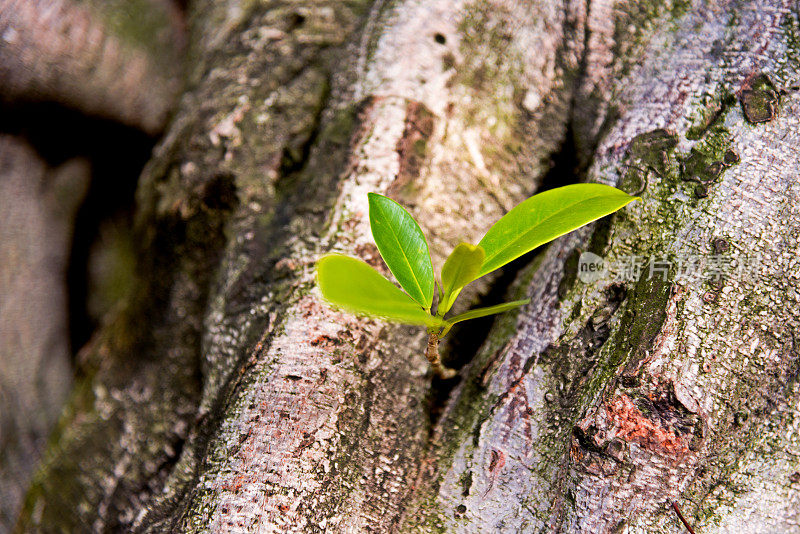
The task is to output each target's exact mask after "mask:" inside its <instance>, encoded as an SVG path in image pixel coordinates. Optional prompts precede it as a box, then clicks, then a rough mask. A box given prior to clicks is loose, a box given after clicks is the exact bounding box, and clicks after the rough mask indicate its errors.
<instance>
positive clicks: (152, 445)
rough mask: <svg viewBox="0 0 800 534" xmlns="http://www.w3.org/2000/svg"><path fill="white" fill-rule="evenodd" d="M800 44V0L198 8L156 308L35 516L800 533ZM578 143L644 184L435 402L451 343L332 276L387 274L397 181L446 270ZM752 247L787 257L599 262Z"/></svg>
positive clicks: (153, 232)
mask: <svg viewBox="0 0 800 534" xmlns="http://www.w3.org/2000/svg"><path fill="white" fill-rule="evenodd" d="M798 33H800V29H799V26H798V6H797V4H796V3H793V2H779V1H778V0H771V1H770V2H743V1H742V2H726V3H716V2H707V3H697V4H691V5H690V4H688V3H684V2H674V3H673V2H664V3H651V2H638V3H637V2H614V3H611V2H605V1H594V2H588V3H587V2H582V1H580V2H566V3H563V4H558V5H556V4H553V3H551V2H538V1H526V2H510V1H509V2H506V1H502V0H496V1H491V2H490V1H476V2H461V1H456V0H437V1H433V2H431V1H422V0H416V1H411V0H407V1H402V2H375V3H370V2H314V3H304V2H297V3H292V4H284V3H279V2H274V3H273V2H265V3H253V2H244V3H242V4H241V5H238V4H235V3H234V4H220V3H217V2H210V1H209V2H196V3H195V4H194V5H193V7H192V9H191V11H190V28H189V35H190V43H189V48H188V54H189V68H188V74H187V77H188V88H187V92H186V93H185V94H184V95H183V97H182V100H181V104H180V107H179V110H178V111H177V114H176V117H175V120H174V121H173V123H172V124H171V126H170V128H169V130H168V131H167V134H166V136H165V138H164V140H163V141H162V143H161V144H160V146H159V147H158V149H157V150H156V153H155V155H154V158H153V160H152V161H151V163H150V164H149V165H148V168H147V170H146V171H145V174H144V176H143V179H142V183H141V187H140V190H139V193H138V201H139V212H138V215H137V232H138V236H139V250H140V257H141V265H140V281H139V288H138V291H137V298H135V299H134V300H133V301H132V302H131V303H130V306H129V307H128V309H126V310H125V311H123V312H121V313H120V314H119V315H118V316H115V317H114V318H111V319H109V322H108V324H107V325H106V326H104V328H103V329H102V330H101V332H100V333H99V334H98V335H97V336H96V339H95V340H94V341H93V343H92V344H91V345H90V346H89V347H87V349H86V350H85V351H84V358H83V362H82V365H83V366H84V367H85V368H86V369H88V370H89V371H90V372H87V373H85V375H84V376H83V378H82V379H81V380H80V381H79V384H78V385H77V386H76V389H75V394H74V399H73V401H72V402H71V404H70V408H69V411H68V413H67V415H66V416H65V419H64V422H63V425H62V428H61V429H60V430H59V433H58V434H57V435H56V436H54V438H53V443H54V445H53V446H52V447H51V449H50V450H49V452H48V455H47V458H46V461H45V463H44V465H43V469H42V470H41V471H40V473H39V474H38V476H37V479H36V482H35V484H34V486H33V488H32V490H31V491H30V492H29V495H28V499H27V502H26V508H25V511H24V513H23V516H22V519H21V520H20V523H19V529H20V530H24V529H37V528H38V529H40V530H53V529H60V528H67V529H70V528H71V529H73V530H74V529H81V528H84V529H87V528H90V529H93V530H105V529H119V530H131V529H132V530H137V531H150V532H164V531H176V532H199V531H212V532H323V531H327V532H364V531H374V532H394V531H410V532H419V531H422V532H439V531H447V532H450V531H452V532H517V531H522V532H551V531H554V530H555V531H564V532H624V531H629V532H675V531H677V530H678V529H679V528H682V527H680V525H679V524H678V523H677V518H676V516H675V515H674V512H673V511H672V510H671V508H670V503H671V501H673V500H674V501H677V502H678V503H679V505H680V506H681V508H682V509H683V511H684V513H685V515H686V516H687V518H688V520H689V521H690V522H691V523H692V524H693V525H694V526H695V527H696V528H697V530H698V532H731V531H735V532H771V531H795V530H797V528H798V527H797V517H796V513H797V512H796V510H797V500H798V495H797V484H798V482H797V479H800V475H798V474H796V473H798V471H800V468H798V465H797V452H798V451H797V439H798V436H797V424H796V419H797V400H798V399H797V394H798V392H797V387H796V385H795V381H794V377H795V375H796V369H795V366H796V359H797V355H798V354H797V346H796V338H797V329H798V320H799V318H798V312H797V298H798V293H797V285H798V284H797V282H798V278H797V276H798V274H797V269H798V264H797V261H798V259H797V258H798V250H797V239H796V237H794V235H795V234H796V232H797V230H798V228H797V226H798V224H800V223H798V221H799V220H800V213H798V207H797V206H798V203H797V201H798V179H797V170H798V167H800V165H798V164H799V163H800V162H798V139H797V133H796V132H797V131H798V128H797V111H798V109H797V108H798V100H797V96H796V88H797V85H798V80H797V79H796V72H797V67H798V65H797V63H798V53H797V48H796V47H797V36H798ZM569 132H571V133H569ZM566 135H574V145H575V147H576V151H577V155H576V157H577V159H578V161H576V162H575V163H576V167H577V168H581V167H582V166H584V167H586V166H588V167H587V168H588V173H587V178H588V179H589V180H593V181H600V182H604V183H610V184H616V183H619V184H620V186H621V187H624V188H626V189H628V190H630V191H637V192H638V191H641V196H642V201H641V202H637V203H635V204H633V205H631V206H630V207H628V208H626V209H625V210H624V211H623V212H622V213H620V214H619V215H617V216H615V217H614V218H612V219H610V220H607V221H604V222H601V223H598V224H597V225H595V226H594V227H592V228H589V229H585V230H583V231H581V232H578V233H576V234H574V235H571V236H569V237H567V238H565V239H562V240H560V241H558V242H556V243H554V244H553V245H552V246H551V247H549V248H548V249H547V250H546V251H545V252H542V253H541V254H539V255H538V256H536V258H535V260H534V261H533V263H532V265H531V266H530V267H528V268H527V269H525V270H524V272H523V273H522V274H521V275H520V277H519V279H518V280H517V281H516V282H515V284H514V287H513V288H512V291H511V293H513V294H514V295H522V296H530V297H531V298H532V303H531V305H530V306H529V307H527V308H524V309H522V310H521V311H520V312H519V313H518V314H516V315H514V314H511V315H505V316H503V317H501V318H500V319H498V321H497V322H496V324H495V327H494V328H493V330H492V332H491V333H490V335H489V337H488V338H487V340H486V341H485V343H484V344H483V345H482V347H481V348H480V349H479V351H478V353H477V355H476V356H475V358H474V359H473V361H472V362H471V363H470V364H469V365H468V366H467V367H465V368H464V369H463V370H462V372H461V381H460V382H459V385H458V386H457V387H456V389H455V390H454V391H453V392H452V394H451V395H450V398H449V399H447V400H446V407H445V411H444V414H443V415H442V417H441V418H440V419H439V420H438V421H436V422H432V420H431V412H430V408H429V406H430V404H431V402H432V394H431V391H430V387H431V379H430V374H429V372H428V370H427V363H426V361H425V359H424V348H425V335H424V332H423V331H421V329H415V328H404V327H397V326H388V325H384V324H381V323H378V322H375V321H369V320H362V319H357V318H354V317H351V316H349V315H346V314H341V313H337V312H334V311H331V310H330V309H328V308H327V307H326V306H324V305H323V304H322V303H321V302H320V301H319V299H318V297H317V294H316V291H315V289H314V283H313V275H314V272H313V268H314V262H315V261H316V259H317V258H318V257H319V256H320V255H321V254H323V253H326V252H329V251H338V252H345V253H348V254H353V255H356V256H359V257H361V258H363V259H365V260H366V261H368V262H370V263H372V264H374V265H376V266H378V267H380V261H379V256H378V253H377V250H376V249H375V247H374V246H373V245H372V244H371V239H370V236H369V228H368V219H367V204H366V193H367V192H368V191H377V192H382V193H387V194H390V195H391V196H392V197H393V198H396V199H398V200H399V201H400V202H402V203H403V204H404V205H407V206H409V208H410V209H411V211H412V213H413V214H414V215H415V217H416V218H417V219H418V220H419V221H420V223H421V225H422V227H423V230H424V231H425V232H426V233H427V234H428V235H430V236H431V238H430V245H431V249H432V251H433V256H434V258H433V259H434V264H435V265H441V263H442V261H443V258H444V255H445V254H446V253H447V252H448V251H449V249H450V248H451V247H452V246H454V245H455V244H457V243H458V242H459V241H460V240H469V241H473V242H474V241H476V240H477V239H479V238H480V236H481V235H482V233H483V232H484V231H485V230H486V229H487V228H488V226H489V225H490V223H491V222H492V221H494V220H496V219H497V218H498V217H499V216H500V215H501V214H502V213H504V212H505V211H506V210H508V209H509V208H510V207H512V206H513V205H514V204H515V203H517V202H519V201H520V200H521V199H523V198H525V197H526V196H527V195H529V194H530V193H531V192H532V191H533V190H535V189H536V188H537V187H538V185H539V184H540V182H541V180H542V177H543V176H545V174H546V173H547V171H548V169H549V156H550V155H551V154H553V153H554V152H556V151H557V150H558V149H559V147H560V146H561V144H562V142H563V140H564V138H565V136H566ZM729 151H730V153H729ZM723 249H724V251H725V252H730V254H731V255H736V254H742V253H746V254H747V255H748V257H750V256H753V255H758V254H761V256H762V257H761V263H760V264H759V265H762V266H764V272H763V273H761V274H760V275H759V276H758V277H750V278H742V279H734V278H733V277H730V278H728V279H726V280H725V281H724V282H723V283H721V284H720V283H718V282H717V281H716V280H708V277H706V278H703V277H701V278H700V279H696V280H677V279H676V278H675V277H674V276H672V277H671V278H668V279H667V281H660V280H651V281H648V280H643V281H639V282H634V281H618V282H613V281H610V280H609V279H607V278H601V279H599V280H595V281H593V282H590V283H584V282H582V281H581V280H579V279H577V278H576V274H575V269H576V267H577V263H578V261H577V260H578V256H579V254H580V252H582V251H591V252H593V253H594V254H597V255H600V256H603V257H605V258H606V260H607V262H608V263H609V264H611V263H614V262H617V261H621V260H623V259H625V258H627V257H630V256H631V255H636V256H641V257H644V258H647V259H650V258H651V257H658V258H659V259H660V258H661V257H662V256H665V255H666V256H667V259H670V260H671V261H675V260H677V259H678V258H680V257H684V256H687V255H695V256H697V257H699V258H701V259H702V260H703V261H705V262H706V263H707V262H708V258H710V257H711V256H712V255H713V254H716V252H717V251H718V250H719V251H723ZM489 283H491V281H489ZM487 290H488V285H487V284H484V285H477V287H475V288H471V289H470V292H466V291H465V295H464V297H462V299H463V300H464V303H462V306H463V305H468V304H470V303H471V302H474V299H475V298H476V297H477V296H478V295H480V294H484V293H485V292H486V291H487ZM449 356H453V357H457V356H458V355H457V354H452V355H449Z"/></svg>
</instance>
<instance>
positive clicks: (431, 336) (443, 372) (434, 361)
mask: <svg viewBox="0 0 800 534" xmlns="http://www.w3.org/2000/svg"><path fill="white" fill-rule="evenodd" d="M425 357H426V358H428V361H429V362H430V364H431V369H433V372H434V373H436V375H437V376H438V377H439V378H441V379H442V380H448V379H450V378H453V377H454V376H456V374H457V373H456V370H455V369H450V368H449V367H445V366H444V365H442V360H441V359H439V332H437V331H436V330H428V348H427V350H426V351H425Z"/></svg>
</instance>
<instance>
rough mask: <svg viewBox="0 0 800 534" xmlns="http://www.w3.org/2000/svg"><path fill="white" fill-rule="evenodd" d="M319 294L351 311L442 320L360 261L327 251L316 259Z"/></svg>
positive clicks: (398, 318) (412, 320) (394, 318)
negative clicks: (326, 253)
mask: <svg viewBox="0 0 800 534" xmlns="http://www.w3.org/2000/svg"><path fill="white" fill-rule="evenodd" d="M317 283H318V284H319V288H320V291H321V292H322V296H323V297H324V298H325V300H327V301H328V302H330V303H331V304H334V305H336V306H339V307H341V308H344V309H345V310H348V311H350V312H353V313H357V314H363V315H371V316H376V317H381V318H384V319H388V320H390V321H395V322H400V323H408V324H421V325H425V326H439V325H441V324H442V320H441V319H439V318H437V317H433V316H432V315H431V314H430V313H428V312H426V311H425V310H423V309H422V307H421V306H420V305H419V304H418V303H417V302H415V301H414V300H413V299H412V298H411V297H409V296H408V295H406V294H405V293H403V291H401V290H400V288H398V287H397V286H395V285H394V284H393V283H391V282H390V281H389V280H387V279H386V278H385V277H384V276H383V275H382V274H381V273H379V272H378V271H376V270H375V269H373V268H372V267H371V266H369V265H367V264H366V263H364V262H363V261H361V260H359V259H356V258H351V257H349V256H343V255H341V254H329V255H327V256H323V257H322V258H321V259H320V260H319V261H318V262H317Z"/></svg>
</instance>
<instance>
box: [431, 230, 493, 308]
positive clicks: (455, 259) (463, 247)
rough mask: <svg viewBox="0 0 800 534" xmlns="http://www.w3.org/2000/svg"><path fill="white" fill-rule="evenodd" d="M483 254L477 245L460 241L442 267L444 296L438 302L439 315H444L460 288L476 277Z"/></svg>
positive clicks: (481, 263)
mask: <svg viewBox="0 0 800 534" xmlns="http://www.w3.org/2000/svg"><path fill="white" fill-rule="evenodd" d="M484 256H485V254H484V252H483V248H482V247H480V246H479V245H470V244H469V243H460V244H459V245H458V246H457V247H456V248H454V249H453V252H451V253H450V256H449V257H448V258H447V261H445V262H444V266H443V267H442V287H443V291H444V296H443V297H442V299H441V301H440V302H439V312H438V313H439V315H440V316H441V315H444V314H445V313H446V312H447V311H448V310H449V309H450V308H451V307H452V306H453V302H455V300H456V297H458V295H459V293H461V290H462V289H463V288H464V286H466V285H467V284H469V283H470V282H472V281H473V280H475V279H476V278H477V277H478V273H479V272H480V270H481V265H483V258H484Z"/></svg>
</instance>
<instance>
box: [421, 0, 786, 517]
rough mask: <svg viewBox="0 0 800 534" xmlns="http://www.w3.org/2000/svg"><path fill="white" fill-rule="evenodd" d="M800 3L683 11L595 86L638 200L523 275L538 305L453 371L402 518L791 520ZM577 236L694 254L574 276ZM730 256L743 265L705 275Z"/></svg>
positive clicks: (610, 245) (608, 253)
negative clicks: (617, 277) (618, 274)
mask: <svg viewBox="0 0 800 534" xmlns="http://www.w3.org/2000/svg"><path fill="white" fill-rule="evenodd" d="M798 15H800V13H799V12H798V5H797V4H796V3H794V2H758V3H747V2H732V3H729V4H726V5H725V6H719V5H698V6H695V7H693V8H692V9H691V10H690V11H689V12H688V13H686V14H685V15H683V16H681V17H679V18H676V19H673V22H672V23H671V24H670V25H666V26H663V27H662V29H661V30H660V31H659V32H658V33H657V34H656V35H655V36H654V38H653V39H652V40H651V42H650V45H649V46H648V47H647V51H646V57H645V60H644V61H643V63H642V64H641V65H640V66H638V67H636V68H634V69H632V70H631V71H630V73H629V74H628V75H627V76H625V77H624V78H622V79H621V80H619V81H618V82H616V83H615V84H614V88H613V90H612V91H610V92H609V93H607V95H608V97H607V98H608V102H609V103H613V105H614V106H616V107H617V113H618V115H619V118H618V119H617V120H616V122H615V123H614V124H613V126H612V127H611V129H610V131H609V133H608V135H606V136H605V137H604V139H603V140H602V142H601V143H600V145H599V147H598V148H597V151H596V153H595V160H594V163H593V165H592V168H591V171H590V173H589V179H590V180H594V181H600V182H604V183H609V184H617V183H618V184H620V185H621V186H622V187H628V188H630V189H632V190H642V189H643V192H642V193H641V196H642V201H641V202H638V203H635V204H633V205H632V206H630V207H629V208H627V209H626V210H625V211H624V212H622V213H619V214H618V215H617V216H615V217H614V218H613V219H612V220H610V221H605V222H603V223H601V224H599V225H597V226H596V229H595V230H594V232H593V233H591V234H590V233H589V232H586V231H584V232H581V233H579V234H577V235H574V236H571V237H569V238H566V239H562V240H560V241H559V242H557V243H555V244H554V245H553V246H552V247H550V248H549V249H548V250H547V252H546V253H544V254H543V255H542V256H541V257H540V258H538V259H537V262H536V263H535V264H534V265H533V266H532V267H531V268H530V269H529V271H528V272H527V273H526V274H525V275H524V276H523V278H522V279H521V280H520V283H519V287H518V289H517V295H518V296H523V295H524V296H528V297H531V298H532V304H531V305H530V306H529V307H528V308H526V309H524V310H523V311H522V312H521V313H520V314H519V315H518V316H517V317H516V318H504V319H502V320H501V321H500V324H498V325H497V327H496V328H495V330H494V331H493V333H492V334H491V336H490V338H489V340H488V341H487V343H486V344H485V345H484V347H483V348H482V349H481V351H480V353H479V355H478V356H477V357H476V359H475V360H474V361H473V362H472V364H471V365H470V366H469V368H468V369H467V370H466V371H465V379H464V382H463V384H462V385H461V386H460V387H459V388H458V390H457V391H456V393H455V395H454V398H453V400H452V402H451V403H450V404H449V405H448V409H447V412H446V415H445V417H444V418H443V420H442V422H441V423H440V425H439V426H438V429H437V432H436V437H435V439H434V447H433V451H432V453H433V458H434V462H433V464H432V466H431V469H430V470H429V471H428V472H426V473H425V474H424V475H423V476H422V477H421V478H420V480H421V482H420V484H421V487H422V489H421V490H420V491H419V494H418V497H417V499H418V502H419V503H420V505H419V509H421V510H422V511H423V514H422V517H419V516H417V515H416V514H408V516H407V518H406V525H407V526H408V527H411V526H415V529H420V530H422V531H439V530H445V531H454V532H490V531H498V532H500V531H520V532H523V531H524V532H552V531H559V532H677V531H681V530H682V529H683V526H682V525H681V524H680V523H679V520H678V517H677V515H676V514H675V512H674V511H673V509H672V508H671V506H670V505H671V503H672V502H674V501H677V502H678V503H679V506H680V507H681V508H682V511H683V513H684V515H685V516H686V517H687V519H688V521H689V523H690V524H692V525H693V526H694V528H695V529H696V530H697V532H797V531H798V529H800V525H799V524H798V519H799V518H798V510H800V507H798V504H799V503H800V491H799V490H800V486H798V480H799V479H800V474H798V473H799V472H800V461H798V452H800V449H798V445H800V434H798V393H799V392H800V391H799V389H798V383H797V371H798V367H797V366H798V356H800V353H798V345H797V340H798V334H799V333H800V313H798V306H797V304H798V298H799V295H798V276H799V275H800V263H798V256H799V255H800V254H799V252H800V251H799V250H798V241H797V234H798V230H800V217H798V214H800V211H798V201H800V196H799V195H800V182H799V181H798V179H797V172H798V169H800V150H798V146H800V145H798V141H799V140H798V136H797V132H798V131H800V129H799V128H798V127H799V126H800V120H799V119H798V116H799V115H798V111H800V100H798V96H797V92H796V91H797V87H798V78H797V76H798V75H797V67H798V63H797V61H798V56H797V29H798ZM586 130H588V128H586ZM715 162H721V163H722V165H720V164H716V165H715ZM697 180H702V181H703V182H705V185H702V187H703V189H700V187H701V184H699V183H698V182H697ZM583 251H592V252H594V253H596V254H600V255H604V256H605V258H606V261H607V262H612V263H613V262H614V261H615V260H621V259H624V258H625V257H626V256H630V255H638V256H641V257H644V258H646V259H659V260H660V259H662V258H664V259H667V260H672V262H673V265H675V261H676V260H677V259H678V258H680V257H691V256H696V257H698V258H700V259H701V262H702V265H703V267H702V269H701V270H700V272H699V273H698V274H699V276H696V277H693V278H680V277H679V276H678V275H677V272H676V268H675V267H674V266H673V268H672V269H671V270H670V272H669V276H668V277H667V279H666V280H663V279H662V278H661V275H660V274H659V273H658V271H656V274H655V277H654V278H653V279H648V278H649V273H648V272H645V273H644V276H642V277H641V279H639V281H638V282H633V281H630V282H613V281H612V279H610V278H609V277H603V278H601V279H599V280H597V281H594V282H591V283H583V282H581V281H580V280H579V279H576V276H575V268H576V260H577V254H578V253H580V252H583ZM720 253H726V254H729V255H730V257H731V258H733V259H735V260H738V261H739V262H742V264H743V265H744V264H748V265H750V266H752V267H754V268H755V270H754V272H751V273H749V275H743V276H732V275H731V276H729V277H726V278H727V279H724V280H715V279H714V275H713V274H710V273H711V272H712V271H709V268H713V265H712V261H713V257H714V255H715V254H720ZM645 270H647V264H645ZM412 508H413V507H412Z"/></svg>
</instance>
